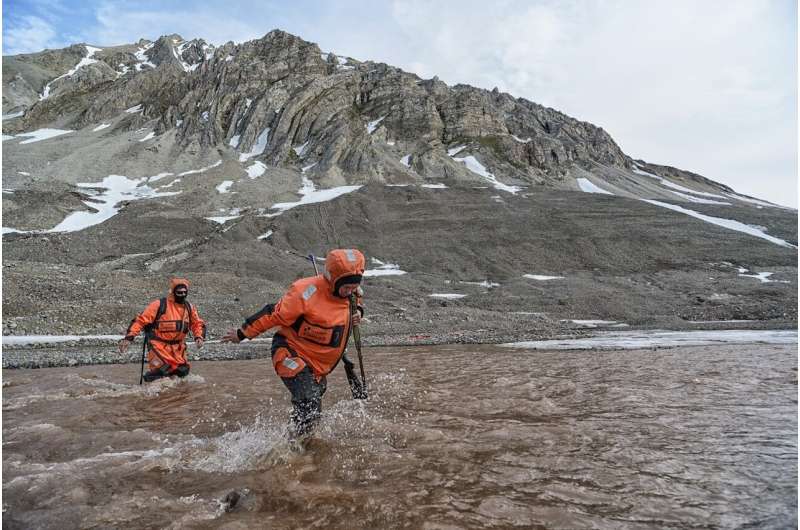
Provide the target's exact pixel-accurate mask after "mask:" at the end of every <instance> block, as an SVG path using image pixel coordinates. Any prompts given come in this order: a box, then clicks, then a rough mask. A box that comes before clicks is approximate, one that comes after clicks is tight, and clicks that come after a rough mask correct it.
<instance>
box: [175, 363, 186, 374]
mask: <svg viewBox="0 0 800 530" xmlns="http://www.w3.org/2000/svg"><path fill="white" fill-rule="evenodd" d="M173 373H174V374H175V375H177V376H178V377H186V376H187V375H189V365H188V364H182V365H180V366H178V367H177V368H175V371H174V372H173Z"/></svg>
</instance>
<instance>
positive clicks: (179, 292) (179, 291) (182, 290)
mask: <svg viewBox="0 0 800 530" xmlns="http://www.w3.org/2000/svg"><path fill="white" fill-rule="evenodd" d="M172 293H173V294H174V295H175V300H176V301H177V302H183V301H184V300H186V297H187V296H188V295H189V289H187V288H186V286H184V285H179V286H177V287H176V288H175V290H174V291H172Z"/></svg>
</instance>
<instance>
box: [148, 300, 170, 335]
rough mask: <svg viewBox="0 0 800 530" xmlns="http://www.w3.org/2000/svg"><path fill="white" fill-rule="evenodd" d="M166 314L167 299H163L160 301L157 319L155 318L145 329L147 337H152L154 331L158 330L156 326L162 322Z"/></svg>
mask: <svg viewBox="0 0 800 530" xmlns="http://www.w3.org/2000/svg"><path fill="white" fill-rule="evenodd" d="M166 312H167V299H166V298H162V299H160V300H159V301H158V311H156V318H154V319H153V321H152V322H150V323H149V324H147V325H146V326H145V327H144V332H145V336H147V335H152V333H153V331H154V330H155V329H156V324H158V321H159V320H161V317H162V316H163V315H164V313H166Z"/></svg>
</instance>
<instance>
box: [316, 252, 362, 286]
mask: <svg viewBox="0 0 800 530" xmlns="http://www.w3.org/2000/svg"><path fill="white" fill-rule="evenodd" d="M366 263H367V260H366V259H365V258H364V254H362V253H361V252H360V251H358V250H356V249H354V248H345V249H342V248H337V249H335V250H331V251H330V252H328V255H327V256H326V257H325V278H326V279H327V280H328V281H329V282H330V284H331V285H332V286H333V292H334V294H335V293H338V292H339V287H341V286H342V285H345V284H348V283H356V284H358V283H361V278H362V276H363V274H364V267H365V265H366Z"/></svg>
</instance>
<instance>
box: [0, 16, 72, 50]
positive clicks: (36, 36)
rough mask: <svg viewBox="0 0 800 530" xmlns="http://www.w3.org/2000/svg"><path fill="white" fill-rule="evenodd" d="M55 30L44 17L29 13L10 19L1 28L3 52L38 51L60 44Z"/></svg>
mask: <svg viewBox="0 0 800 530" xmlns="http://www.w3.org/2000/svg"><path fill="white" fill-rule="evenodd" d="M56 35H57V34H56V30H55V28H54V27H53V26H52V25H51V24H49V23H48V22H47V21H45V20H44V19H42V18H40V17H37V16H33V15H29V16H24V17H20V18H18V19H12V20H10V21H9V23H8V28H7V29H5V28H4V30H3V54H4V55H16V54H18V53H32V52H39V51H42V50H44V49H45V48H55V47H58V46H60V42H58V41H57V40H56Z"/></svg>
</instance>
